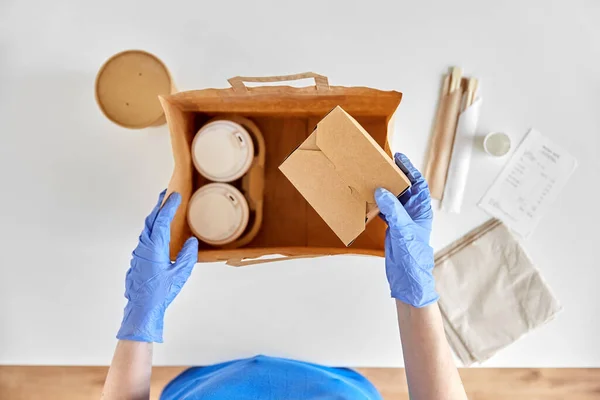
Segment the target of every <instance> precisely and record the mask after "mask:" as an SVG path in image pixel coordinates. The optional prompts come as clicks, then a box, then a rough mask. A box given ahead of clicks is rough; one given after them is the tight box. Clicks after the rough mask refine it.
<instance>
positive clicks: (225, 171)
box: [192, 120, 254, 182]
mask: <svg viewBox="0 0 600 400" xmlns="http://www.w3.org/2000/svg"><path fill="white" fill-rule="evenodd" d="M192 157H193V159H194V165H195V166H196V169H197V170H198V172H200V173H201V174H202V175H203V176H204V177H206V178H207V179H210V180H212V181H216V182H231V181H234V180H236V179H238V178H239V177H241V176H242V175H244V174H245V173H246V172H247V171H248V169H249V168H250V165H251V164H252V160H253V158H254V144H253V143H252V137H251V136H250V134H249V133H248V131H247V130H246V129H244V127H243V126H242V125H240V124H238V123H235V122H233V121H226V120H219V121H214V122H210V123H208V124H206V125H204V126H203V127H202V128H201V129H200V130H199V131H198V133H197V134H196V137H195V138H194V141H193V143H192Z"/></svg>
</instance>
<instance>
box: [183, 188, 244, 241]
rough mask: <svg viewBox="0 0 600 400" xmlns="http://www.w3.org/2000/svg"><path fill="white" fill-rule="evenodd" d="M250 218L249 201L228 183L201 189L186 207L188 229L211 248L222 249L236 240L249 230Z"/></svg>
mask: <svg viewBox="0 0 600 400" xmlns="http://www.w3.org/2000/svg"><path fill="white" fill-rule="evenodd" d="M249 217H250V210H249V207H248V201H247V200H246V198H245V197H244V195H243V194H242V193H241V192H240V191H239V190H238V189H236V188H235V187H234V186H232V185H229V184H227V183H209V184H208V185H204V186H202V187H201V188H200V189H198V190H197V191H196V193H194V195H193V196H192V198H191V199H190V203H189V205H188V215H187V218H188V224H189V226H190V229H191V230H192V232H193V233H194V235H196V236H197V237H198V239H200V240H202V241H203V242H205V243H208V244H210V245H213V246H222V245H225V244H228V243H231V242H233V241H234V240H236V239H237V238H239V237H240V236H241V235H242V233H244V231H245V230H246V227H247V226H248V219H249Z"/></svg>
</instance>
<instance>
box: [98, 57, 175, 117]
mask: <svg viewBox="0 0 600 400" xmlns="http://www.w3.org/2000/svg"><path fill="white" fill-rule="evenodd" d="M170 93H171V77H170V75H169V71H168V70H167V67H165V65H164V64H163V63H162V61H160V60H159V59H158V58H157V57H155V56H154V55H152V54H150V53H147V52H145V51H141V50H128V51H124V52H122V53H118V54H115V55H114V56H112V57H111V58H110V59H109V60H108V61H106V63H104V65H103V66H102V67H101V68H100V71H99V72H98V76H97V77H96V101H97V102H98V105H99V106H100V109H101V110H102V112H103V113H104V114H105V115H106V117H107V118H108V119H110V120H111V121H113V122H114V123H116V124H117V125H121V126H124V127H126V128H145V127H148V126H151V125H154V124H156V123H157V122H158V121H159V120H161V118H162V117H163V109H162V106H161V105H160V101H159V100H158V96H159V95H168V94H170Z"/></svg>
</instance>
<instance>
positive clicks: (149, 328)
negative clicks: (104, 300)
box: [117, 302, 165, 343]
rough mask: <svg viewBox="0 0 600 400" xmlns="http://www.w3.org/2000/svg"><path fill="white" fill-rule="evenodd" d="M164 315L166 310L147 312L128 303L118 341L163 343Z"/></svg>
mask: <svg viewBox="0 0 600 400" xmlns="http://www.w3.org/2000/svg"><path fill="white" fill-rule="evenodd" d="M164 315H165V309H164V308H162V309H153V310H147V309H144V308H143V307H136V306H135V305H134V304H133V303H131V302H128V303H127V305H126V306H125V312H124V316H123V322H122V323H121V328H120V329H119V332H118V333H117V339H119V340H133V341H136V342H155V343H162V342H163V337H162V334H163V322H164Z"/></svg>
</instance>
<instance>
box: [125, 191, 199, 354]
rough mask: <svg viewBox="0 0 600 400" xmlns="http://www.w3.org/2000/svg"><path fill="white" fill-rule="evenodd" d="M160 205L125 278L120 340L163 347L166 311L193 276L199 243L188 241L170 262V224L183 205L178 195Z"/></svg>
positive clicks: (149, 217) (152, 214)
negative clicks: (160, 344)
mask: <svg viewBox="0 0 600 400" xmlns="http://www.w3.org/2000/svg"><path fill="white" fill-rule="evenodd" d="M165 193H166V190H165V191H163V192H162V193H161V194H160V196H159V197H158V204H156V207H154V210H152V212H151V213H150V215H148V217H147V218H146V224H145V226H144V230H143V231H142V234H141V235H140V241H139V243H138V246H137V247H136V248H135V250H134V251H133V258H132V259H131V263H130V268H129V270H128V271H127V276H126V278H125V297H126V298H127V300H129V301H128V302H127V306H126V307H125V315H124V317H123V322H122V324H121V329H119V333H117V339H125V340H134V341H138V342H158V343H162V341H163V338H162V333H163V320H164V315H165V310H166V309H167V307H168V306H169V304H171V302H172V301H173V299H174V298H175V296H177V294H179V291H180V290H181V288H182V287H183V285H184V284H185V282H186V281H187V279H188V278H189V276H190V274H191V273H192V268H194V265H195V264H196V262H197V261H198V239H196V238H195V237H191V238H189V239H188V240H187V241H186V242H185V244H184V245H183V248H182V249H181V251H180V252H179V255H178V256H177V260H176V261H175V263H171V260H170V258H169V242H170V241H171V221H172V220H173V217H174V216H175V211H177V208H178V207H179V204H180V203H181V196H180V195H179V193H172V194H171V195H170V196H169V198H168V199H167V201H166V202H165V204H164V206H162V207H161V206H160V205H161V204H162V202H163V199H164V197H165Z"/></svg>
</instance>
